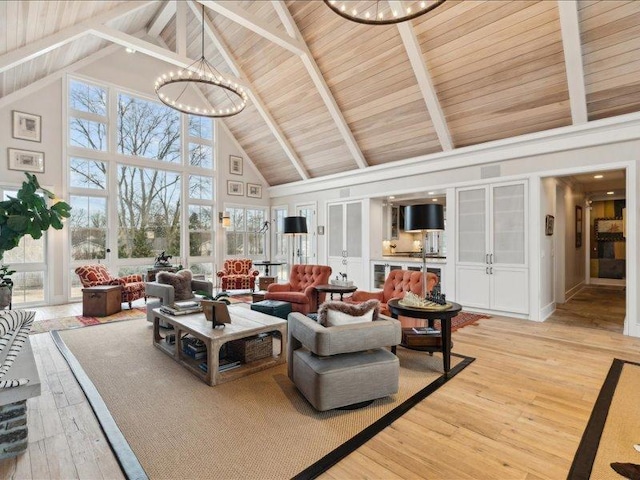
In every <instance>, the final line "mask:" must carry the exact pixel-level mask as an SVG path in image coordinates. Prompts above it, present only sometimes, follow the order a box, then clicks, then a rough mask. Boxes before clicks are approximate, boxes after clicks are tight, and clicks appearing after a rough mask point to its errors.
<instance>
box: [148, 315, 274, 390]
mask: <svg viewBox="0 0 640 480" xmlns="http://www.w3.org/2000/svg"><path fill="white" fill-rule="evenodd" d="M153 312H154V313H155V318H154V321H153V344H154V345H155V346H156V347H157V348H159V349H160V350H161V351H163V352H164V353H166V354H167V355H169V356H170V357H171V358H173V359H174V360H175V361H176V362H178V363H180V364H181V365H182V366H184V367H185V368H186V369H187V370H189V371H190V372H191V373H193V374H194V375H196V376H197V377H198V378H200V379H201V380H203V381H204V382H205V383H207V384H208V385H217V384H219V383H224V382H228V381H230V380H235V379H236V378H239V377H242V376H245V375H249V374H251V373H254V372H258V371H260V370H265V369H267V368H270V367H273V366H275V365H279V364H281V363H285V361H286V356H287V322H286V320H283V319H281V318H278V317H273V316H271V315H265V314H264V313H261V312H256V311H254V310H250V309H249V308H247V307H246V306H240V305H230V306H229V316H230V317H231V323H227V324H225V327H224V328H220V327H218V328H215V329H214V328H212V326H211V322H208V321H207V320H206V318H205V316H204V313H195V314H191V315H179V316H173V315H169V314H167V313H164V312H162V311H161V310H160V309H159V308H155V309H154V310H153ZM161 320H164V321H165V322H167V323H168V324H170V325H172V326H173V330H165V329H163V330H162V333H163V334H164V336H163V335H162V334H161V330H160V321H161ZM165 332H166V333H165ZM261 333H268V334H274V335H275V336H276V337H277V338H279V340H280V342H279V343H280V352H279V353H276V354H275V355H271V356H269V357H266V358H262V359H260V360H255V361H253V362H249V363H243V364H242V365H240V366H239V367H237V368H234V369H232V370H226V371H223V372H220V371H219V366H220V363H219V359H220V349H221V348H222V346H223V345H224V344H225V343H227V342H230V341H232V340H240V339H243V338H247V337H252V336H254V335H259V334H261ZM185 334H189V335H191V336H193V337H195V338H197V339H199V340H202V341H203V342H204V344H205V345H206V348H207V354H206V357H205V358H206V360H207V371H206V372H204V371H203V370H201V369H200V366H199V365H200V364H201V363H202V362H203V361H204V359H199V360H196V359H194V358H192V357H190V356H189V355H187V354H186V353H184V352H183V351H182V348H181V343H182V342H181V340H180V339H181V338H182V337H183V336H184V335H185ZM169 335H175V337H174V338H175V342H174V343H169V342H167V340H166V337H167V336H169ZM274 343H275V342H274Z"/></svg>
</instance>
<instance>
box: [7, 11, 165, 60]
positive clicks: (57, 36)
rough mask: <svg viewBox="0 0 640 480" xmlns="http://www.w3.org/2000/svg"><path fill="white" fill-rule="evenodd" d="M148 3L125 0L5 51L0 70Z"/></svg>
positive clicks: (128, 13)
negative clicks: (95, 14) (104, 10)
mask: <svg viewBox="0 0 640 480" xmlns="http://www.w3.org/2000/svg"><path fill="white" fill-rule="evenodd" d="M150 3H152V2H151V1H145V2H125V3H123V4H120V5H118V6H117V7H115V8H112V9H111V10H108V11H106V12H104V13H102V14H101V15H98V16H96V17H94V18H92V19H90V20H87V21H84V22H82V23H79V24H77V25H73V26H71V27H68V28H65V29H63V30H60V31H59V32H56V33H54V34H52V35H49V36H47V37H45V38H41V39H40V40H36V41H35V42H31V43H29V44H27V45H25V46H24V47H21V48H18V49H16V50H13V51H11V52H7V53H5V54H4V55H2V56H0V72H4V71H7V70H9V69H11V68H14V67H17V66H18V65H21V64H23V63H25V62H28V61H30V60H33V59H34V58H37V57H39V56H40V55H44V54H45V53H48V52H50V51H52V50H55V49H56V48H58V47H61V46H63V45H66V44H67V43H70V42H73V41H74V40H77V39H78V38H80V37H82V36H84V35H86V34H87V33H89V28H90V26H91V25H96V24H103V23H106V22H109V21H112V20H117V19H118V18H121V17H123V16H125V15H130V14H132V13H134V12H136V11H137V10H139V9H141V8H144V7H146V6H147V5H149V4H150Z"/></svg>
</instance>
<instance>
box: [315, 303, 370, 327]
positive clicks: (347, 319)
mask: <svg viewBox="0 0 640 480" xmlns="http://www.w3.org/2000/svg"><path fill="white" fill-rule="evenodd" d="M379 312H380V302H379V301H378V300H367V301H366V302H362V303H357V304H352V303H344V302H324V303H323V304H322V305H321V306H320V308H319V309H318V323H319V324H320V325H324V326H325V327H336V326H338V325H348V324H350V323H362V322H371V321H374V320H376V319H377V318H378V314H379Z"/></svg>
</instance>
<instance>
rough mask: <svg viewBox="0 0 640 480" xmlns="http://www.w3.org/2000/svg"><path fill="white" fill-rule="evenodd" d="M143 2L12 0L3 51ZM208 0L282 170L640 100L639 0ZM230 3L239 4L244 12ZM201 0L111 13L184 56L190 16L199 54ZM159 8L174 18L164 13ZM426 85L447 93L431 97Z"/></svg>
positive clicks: (485, 134) (494, 132) (562, 121)
mask: <svg viewBox="0 0 640 480" xmlns="http://www.w3.org/2000/svg"><path fill="white" fill-rule="evenodd" d="M131 3H132V2H116V1H83V2H77V1H49V2H37V1H33V2H30V1H7V2H2V3H0V18H2V20H3V23H4V25H5V29H4V33H0V67H3V61H5V60H6V62H8V63H10V60H11V58H10V56H11V53H12V52H15V51H20V50H19V49H20V48H25V46H27V47H28V46H29V45H30V44H32V43H34V42H43V41H45V42H46V39H47V38H52V39H55V35H56V34H59V32H64V31H65V29H67V30H68V29H69V28H71V27H73V26H74V25H78V24H82V22H85V23H86V22H89V21H90V20H91V19H92V18H96V17H97V18H101V17H100V16H101V15H102V16H104V15H108V13H109V12H110V11H113V12H116V11H117V9H118V8H124V7H125V5H124V4H129V5H130V4H131ZM203 3H204V4H206V6H207V8H206V9H205V10H206V15H207V19H208V23H209V25H210V26H211V27H212V28H213V30H214V31H215V34H216V35H217V36H218V37H219V39H220V41H221V42H222V43H223V44H224V45H226V49H227V50H228V52H227V53H226V54H224V53H222V52H219V51H217V49H216V48H215V47H214V43H213V41H212V39H211V38H210V37H208V38H207V39H206V40H205V44H206V48H205V56H206V58H207V60H209V61H210V62H211V63H212V64H213V65H214V66H215V67H216V68H217V69H218V70H219V71H220V72H223V73H225V74H230V75H235V76H236V77H239V78H241V79H242V80H243V81H244V82H245V83H247V84H248V86H249V89H250V91H251V94H252V99H253V100H254V101H253V102H252V101H250V102H249V105H248V107H247V108H246V109H245V111H243V112H242V113H241V114H239V115H236V116H234V117H230V118H228V119H224V120H223V121H224V122H225V124H226V125H227V126H228V128H229V129H230V131H231V132H232V133H233V135H234V136H235V137H236V139H237V140H238V142H239V143H240V145H241V146H242V147H243V148H244V150H245V151H246V153H247V155H248V156H249V157H250V158H251V160H252V161H253V162H254V163H255V165H256V166H257V168H258V169H259V170H260V172H261V173H262V175H263V176H264V177H265V179H266V180H267V181H268V182H269V184H271V185H279V184H284V183H288V182H294V181H298V180H301V179H304V178H315V177H322V176H324V175H329V174H338V173H341V172H346V171H350V170H355V169H358V168H361V167H365V168H366V167H367V166H374V165H381V164H387V163H390V162H394V161H397V160H402V159H406V158H412V157H416V156H420V155H426V154H431V153H437V152H441V151H443V150H448V149H450V148H460V147H464V146H469V145H477V144H480V143H484V142H489V141H493V140H499V139H503V138H509V137H514V136H518V135H522V134H526V133H532V132H540V131H544V130H548V129H552V128H556V127H561V126H566V125H571V124H572V122H573V123H576V122H577V123H580V121H581V120H580V118H581V117H580V115H579V114H576V111H575V110H574V111H572V109H575V108H576V107H575V105H582V107H583V112H584V110H586V112H587V113H586V115H585V114H584V113H583V114H582V118H584V120H582V121H587V118H586V117H588V120H589V121H592V120H597V119H601V118H607V117H612V116H616V115H621V114H625V113H630V112H637V111H640V26H639V25H640V2H639V1H634V0H603V1H591V0H589V1H587V0H579V1H578V2H577V4H575V6H572V7H571V8H570V9H564V10H563V11H560V10H561V9H560V8H559V4H558V2H556V1H551V0H519V1H499V2H497V1H486V0H482V1H481V0H465V1H459V0H448V1H447V2H446V3H445V4H444V5H442V6H441V7H438V8H437V9H435V10H434V11H432V12H431V13H429V14H427V15H424V16H422V17H418V18H417V19H415V20H413V21H411V22H407V23H405V24H401V25H404V26H395V25H390V26H366V25H360V24H356V23H353V22H349V21H347V20H344V19H342V18H341V17H339V16H337V15H335V14H334V13H333V12H331V11H330V10H329V9H328V8H327V7H326V6H325V5H324V4H323V2H320V1H303V0H286V1H285V2H284V3H283V2H279V1H277V0H276V1H273V2H266V1H254V0H242V1H236V2H203ZM217 4H220V5H222V4H226V5H227V6H229V5H232V6H233V8H235V9H237V11H238V12H240V17H241V18H240V19H238V18H233V15H231V14H229V13H225V12H221V11H219V9H217V8H215V7H216V6H217ZM141 5H142V4H141ZM572 5H574V4H572ZM193 7H195V8H191V7H190V8H189V9H187V12H186V24H185V28H184V29H179V28H177V26H176V22H177V18H178V16H177V15H176V14H175V12H176V3H175V1H173V0H170V1H169V2H165V1H156V2H151V3H149V4H148V5H145V6H143V8H139V9H137V10H135V11H134V12H133V13H131V14H129V15H125V16H115V18H114V19H111V20H109V19H108V18H107V20H105V23H104V25H105V27H108V28H110V29H112V31H118V32H124V33H126V34H128V35H131V37H126V38H125V40H126V41H123V43H121V44H122V45H125V44H126V42H136V41H138V39H137V38H134V37H133V35H136V37H140V36H141V35H140V32H143V33H144V32H145V30H146V31H147V32H149V31H150V29H151V30H152V31H154V32H156V34H157V32H160V34H159V37H160V38H159V39H158V40H157V42H156V43H158V44H160V45H161V48H165V46H166V48H167V49H168V50H167V55H166V56H164V57H163V55H162V54H159V56H158V58H161V59H163V60H165V61H172V58H175V54H174V53H172V52H175V50H176V44H177V43H178V42H176V35H177V32H178V31H185V32H186V37H187V38H186V45H187V49H186V57H189V58H192V59H197V58H199V57H200V54H201V52H200V48H201V47H200V45H201V43H200V40H201V38H200V25H201V18H200V4H199V3H198V4H193ZM563 7H566V5H563ZM161 12H165V13H166V12H168V15H165V17H166V19H168V22H166V24H165V22H162V23H161V25H160V28H158V25H157V19H158V18H159V17H162V16H163V15H162V14H161ZM196 12H197V14H196ZM567 12H569V13H568V14H567ZM567 15H569V17H567ZM567 18H569V20H567ZM571 20H575V24H576V25H577V30H578V32H577V33H573V32H572V30H571V25H570V24H571ZM290 22H291V23H290ZM407 26H408V27H407ZM403 29H404V30H403ZM267 30H270V32H269V33H265V31H267ZM107 33H108V32H107ZM572 34H574V35H575V39H576V47H575V48H574V51H571V47H568V43H569V42H567V38H571V37H570V36H571V35H572ZM270 35H271V37H270V38H269V36H270ZM273 36H280V37H281V40H280V41H278V42H277V43H276V42H274V41H272V40H273ZM578 36H579V37H580V38H578ZM103 38H108V37H104V36H103ZM412 38H413V39H415V45H417V48H415V49H413V48H412V46H411V39H412ZM146 40H148V39H146ZM52 41H53V40H52ZM113 41H119V40H113ZM287 41H288V42H290V44H288V45H285V47H283V46H282V45H283V43H285V44H286V43H287ZM109 44H110V41H108V40H103V39H102V38H100V36H92V35H86V36H84V37H81V38H77V39H75V40H73V41H69V42H66V43H64V44H63V45H61V46H58V47H57V48H52V49H49V50H47V51H46V52H44V51H43V52H42V53H43V54H42V55H39V56H38V55H36V56H34V58H32V59H30V60H29V61H26V62H20V63H19V64H18V65H16V66H12V67H11V68H4V69H0V72H3V73H2V77H1V80H2V82H0V86H1V87H2V96H3V97H4V96H7V95H12V94H14V92H19V91H20V89H21V88H24V87H27V86H28V85H30V84H31V83H32V82H35V81H37V80H39V79H41V78H45V77H47V76H48V75H51V74H53V73H55V72H58V71H60V70H63V69H65V68H67V67H68V66H69V65H72V64H73V63H74V62H77V61H78V60H80V59H82V58H84V57H86V56H90V55H92V54H93V53H95V52H97V51H99V50H100V49H102V48H104V47H105V46H108V45H109ZM577 45H579V46H580V48H578V47H577ZM172 55H173V57H172ZM225 55H227V56H225ZM565 55H575V56H576V57H578V58H581V59H582V64H580V62H578V65H579V68H578V70H573V69H569V68H568V66H567V65H568V64H567V62H566V61H565ZM228 56H230V57H232V62H233V63H235V65H232V64H229V63H228V62H227V60H226V59H225V58H228ZM165 57H166V58H165ZM183 58H184V56H183ZM167 59H168V60H167ZM419 70H422V75H423V76H422V77H421V76H420V75H421V73H420V71H419ZM575 71H577V72H578V77H577V78H576V77H575V75H576V74H575V73H574V72H575ZM314 72H317V73H319V74H318V75H317V76H315V75H316V74H315V73H314ZM424 72H426V77H424V75H425V73H424ZM572 75H573V76H574V77H573V78H572ZM417 78H427V83H428V84H425V82H424V81H421V82H419V81H418V80H417ZM429 79H430V81H429ZM150 81H152V80H151V79H150ZM572 85H573V86H575V85H579V86H580V87H581V88H579V89H577V90H575V89H572V88H570V87H571V86H572ZM582 85H583V86H584V89H582ZM430 89H431V90H430ZM425 91H426V92H432V94H433V98H435V100H432V101H431V103H429V98H427V94H425ZM574 91H575V92H578V93H577V94H576V93H574ZM582 91H584V92H586V98H580V97H581V96H582V97H585V93H583V94H580V92H582ZM209 100H210V101H211V102H214V101H215V100H216V99H215V97H213V96H211V97H209ZM585 104H586V106H585ZM427 105H429V107H427ZM572 115H573V117H572ZM572 118H573V119H572Z"/></svg>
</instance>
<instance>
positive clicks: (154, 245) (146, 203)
mask: <svg viewBox="0 0 640 480" xmlns="http://www.w3.org/2000/svg"><path fill="white" fill-rule="evenodd" d="M102 100H103V97H102V96H100V95H96V94H95V92H94V91H93V90H91V89H85V88H76V89H73V88H72V89H71V99H70V102H71V104H72V105H80V106H83V108H85V110H88V111H99V110H100V108H101V107H100V104H101V102H102ZM81 124H82V123H81V122H80V123H79V124H78V125H81ZM117 125H118V136H117V140H118V145H117V149H118V152H119V153H122V154H125V155H132V156H140V157H147V158H153V159H156V160H159V161H161V162H170V163H175V162H179V161H180V115H179V114H177V113H176V112H175V111H174V110H171V109H170V108H168V107H165V106H162V105H158V104H155V103H153V102H149V101H146V100H142V99H138V98H135V97H132V96H128V95H123V94H121V95H120V96H119V102H118V119H117ZM73 132H74V133H73V134H74V135H76V136H77V143H78V144H92V143H93V142H95V141H96V138H94V137H95V132H93V131H92V130H91V129H76V130H73ZM92 163H93V164H87V162H82V161H72V162H71V164H70V167H71V178H72V182H73V183H75V185H74V186H78V187H82V188H102V189H104V188H105V187H106V164H104V163H102V162H92ZM117 183H118V199H117V206H116V208H117V211H118V223H119V225H118V227H119V235H118V257H119V258H145V257H153V256H155V255H156V253H157V252H158V251H162V250H164V251H166V253H167V254H168V255H173V256H174V257H180V205H181V189H180V174H178V173H175V172H168V171H163V170H158V169H151V168H140V167H134V166H129V165H122V164H121V165H118V176H117ZM205 188H206V187H205ZM94 258H95V257H94Z"/></svg>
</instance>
